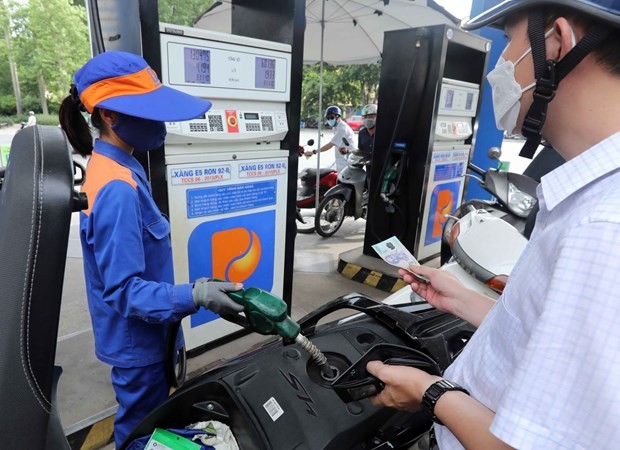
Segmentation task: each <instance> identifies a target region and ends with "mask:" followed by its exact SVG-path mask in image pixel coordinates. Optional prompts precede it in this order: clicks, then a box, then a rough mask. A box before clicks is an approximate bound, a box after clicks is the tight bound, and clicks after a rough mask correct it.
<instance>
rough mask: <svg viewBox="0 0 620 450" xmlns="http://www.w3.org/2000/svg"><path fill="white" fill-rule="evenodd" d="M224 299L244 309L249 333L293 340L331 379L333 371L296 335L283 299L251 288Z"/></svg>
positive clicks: (306, 342) (230, 293) (297, 326)
mask: <svg viewBox="0 0 620 450" xmlns="http://www.w3.org/2000/svg"><path fill="white" fill-rule="evenodd" d="M228 296H229V297H230V298H231V299H233V300H234V301H235V302H237V303H239V304H240V305H242V306H243V307H244V313H245V316H246V318H247V320H248V323H249V325H250V328H251V329H252V330H253V331H255V332H257V333H259V334H264V335H276V336H280V337H282V338H283V339H285V340H288V341H294V342H295V343H296V344H298V345H300V346H301V347H302V348H304V349H305V350H306V351H307V352H308V353H309V354H310V356H311V357H312V359H314V361H315V362H316V363H317V364H318V365H319V367H320V368H321V372H322V373H323V374H324V376H325V377H329V378H332V377H334V375H335V372H334V369H333V368H332V366H331V365H330V364H328V362H327V358H326V357H325V355H324V354H323V352H321V351H320V350H319V349H318V348H317V347H316V346H315V345H314V344H313V343H312V342H310V340H309V339H308V338H306V337H305V336H304V335H303V334H301V333H300V331H301V327H300V326H299V324H298V323H297V322H295V321H294V320H293V319H291V318H290V317H289V315H288V314H287V311H286V310H287V306H286V302H285V301H284V300H282V299H281V298H279V297H277V296H275V295H273V294H272V293H271V292H267V291H264V290H262V289H259V288H255V287H251V288H247V289H242V290H240V291H236V292H228Z"/></svg>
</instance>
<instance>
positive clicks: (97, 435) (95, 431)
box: [67, 415, 115, 450]
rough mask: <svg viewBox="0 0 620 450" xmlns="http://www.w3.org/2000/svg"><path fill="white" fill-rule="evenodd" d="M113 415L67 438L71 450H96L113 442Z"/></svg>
mask: <svg viewBox="0 0 620 450" xmlns="http://www.w3.org/2000/svg"><path fill="white" fill-rule="evenodd" d="M114 417H115V416H114V415H112V416H109V417H106V418H105V419H102V420H100V421H98V422H95V423H93V424H92V425H89V426H87V427H84V428H82V429H80V430H78V431H76V432H75V433H72V434H70V435H69V436H67V440H68V441H69V446H70V447H71V450H96V449H100V448H102V447H104V446H106V445H107V444H109V443H110V442H113V441H114Z"/></svg>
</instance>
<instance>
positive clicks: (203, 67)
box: [184, 47, 211, 84]
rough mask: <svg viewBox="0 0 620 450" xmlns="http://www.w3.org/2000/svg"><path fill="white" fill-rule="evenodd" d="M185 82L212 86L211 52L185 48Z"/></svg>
mask: <svg viewBox="0 0 620 450" xmlns="http://www.w3.org/2000/svg"><path fill="white" fill-rule="evenodd" d="M184 54H185V58H184V63H185V82H186V83H198V84H211V51H210V50H205V49H200V48H191V47H185V49H184Z"/></svg>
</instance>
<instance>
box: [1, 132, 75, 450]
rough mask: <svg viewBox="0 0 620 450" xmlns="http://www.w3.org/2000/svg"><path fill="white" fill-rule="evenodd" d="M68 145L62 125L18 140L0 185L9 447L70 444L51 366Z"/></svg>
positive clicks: (67, 202)
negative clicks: (60, 415)
mask: <svg viewBox="0 0 620 450" xmlns="http://www.w3.org/2000/svg"><path fill="white" fill-rule="evenodd" d="M70 155H71V151H70V148H69V146H68V145H67V142H66V140H65V137H64V134H63V133H62V131H61V130H60V129H59V128H58V127H51V126H49V127H43V126H32V127H27V128H24V129H23V130H22V131H19V132H18V133H17V134H16V135H15V137H14V138H13V142H12V144H11V153H10V157H9V162H8V165H7V168H6V171H5V173H4V178H3V179H2V183H1V184H0V254H1V255H2V256H3V261H4V264H3V266H2V270H0V292H2V315H1V318H0V320H1V321H2V324H1V326H0V384H1V385H2V386H3V387H4V388H3V389H1V390H0V404H2V405H6V406H7V407H8V406H9V405H10V409H11V412H10V413H7V414H2V417H0V434H2V436H3V443H4V446H5V447H6V448H38V449H68V448H69V444H68V442H67V440H66V438H65V435H64V431H63V428H62V425H61V423H60V420H59V417H58V414H57V411H56V405H55V403H56V402H55V386H56V381H57V378H58V375H59V370H56V369H55V367H54V359H55V353H56V340H57V335H58V320H59V315H60V302H61V296H62V286H63V279H64V270H65V259H66V252H67V244H68V239H69V229H70V225H71V212H72V204H73V164H72V161H71V156H70Z"/></svg>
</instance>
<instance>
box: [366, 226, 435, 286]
mask: <svg viewBox="0 0 620 450" xmlns="http://www.w3.org/2000/svg"><path fill="white" fill-rule="evenodd" d="M372 248H373V249H374V250H375V252H377V255H379V256H380V257H381V259H383V260H384V261H385V262H386V263H388V264H390V265H392V266H396V267H400V268H401V269H405V270H409V266H410V265H412V264H418V265H419V264H420V263H419V262H418V260H417V259H415V257H414V256H413V255H412V254H411V252H410V251H409V250H407V247H405V246H404V245H403V243H402V242H400V240H399V239H398V238H397V237H396V236H392V237H391V238H389V239H386V240H385V241H381V242H379V243H377V244H375V245H373V246H372ZM413 275H414V276H415V277H416V278H419V279H421V280H422V281H425V282H426V283H428V282H429V279H428V278H426V277H425V276H423V275H417V274H415V273H414V274H413Z"/></svg>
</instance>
